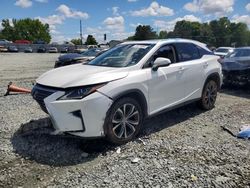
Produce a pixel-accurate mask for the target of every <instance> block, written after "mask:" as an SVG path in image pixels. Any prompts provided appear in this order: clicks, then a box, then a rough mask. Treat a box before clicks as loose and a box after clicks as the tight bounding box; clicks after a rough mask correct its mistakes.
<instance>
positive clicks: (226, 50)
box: [215, 48, 229, 53]
mask: <svg viewBox="0 0 250 188" xmlns="http://www.w3.org/2000/svg"><path fill="white" fill-rule="evenodd" d="M228 51H229V49H226V48H218V49H217V50H215V52H221V53H227V52H228Z"/></svg>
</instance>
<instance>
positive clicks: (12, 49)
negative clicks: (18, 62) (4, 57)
mask: <svg viewBox="0 0 250 188" xmlns="http://www.w3.org/2000/svg"><path fill="white" fill-rule="evenodd" d="M8 52H18V48H17V47H16V46H9V47H8Z"/></svg>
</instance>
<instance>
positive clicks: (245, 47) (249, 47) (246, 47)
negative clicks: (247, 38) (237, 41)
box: [236, 46, 250, 49]
mask: <svg viewBox="0 0 250 188" xmlns="http://www.w3.org/2000/svg"><path fill="white" fill-rule="evenodd" d="M236 49H250V46H244V47H239V48H236Z"/></svg>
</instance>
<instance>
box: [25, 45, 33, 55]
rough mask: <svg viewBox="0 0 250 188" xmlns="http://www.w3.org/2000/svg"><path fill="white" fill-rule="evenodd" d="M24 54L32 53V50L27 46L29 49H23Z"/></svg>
mask: <svg viewBox="0 0 250 188" xmlns="http://www.w3.org/2000/svg"><path fill="white" fill-rule="evenodd" d="M24 52H25V53H32V52H33V49H32V48H31V47H30V46H29V47H26V48H25V49H24Z"/></svg>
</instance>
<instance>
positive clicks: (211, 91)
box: [200, 80, 218, 110]
mask: <svg viewBox="0 0 250 188" xmlns="http://www.w3.org/2000/svg"><path fill="white" fill-rule="evenodd" d="M217 92H218V85H217V83H216V82H215V81H214V80H209V81H207V82H206V83H205V86H204V88H203V91H202V96H201V100H200V106H201V108H202V109H204V110H211V109H212V108H214V104H215V101H216V98H217Z"/></svg>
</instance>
